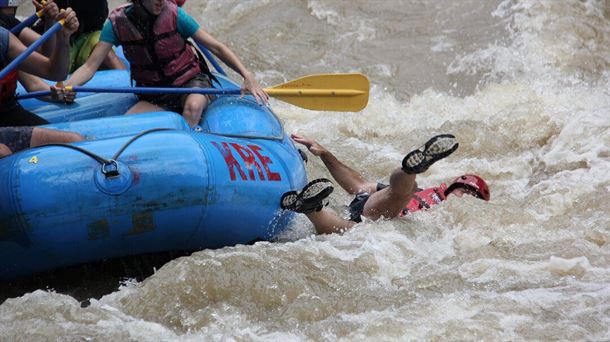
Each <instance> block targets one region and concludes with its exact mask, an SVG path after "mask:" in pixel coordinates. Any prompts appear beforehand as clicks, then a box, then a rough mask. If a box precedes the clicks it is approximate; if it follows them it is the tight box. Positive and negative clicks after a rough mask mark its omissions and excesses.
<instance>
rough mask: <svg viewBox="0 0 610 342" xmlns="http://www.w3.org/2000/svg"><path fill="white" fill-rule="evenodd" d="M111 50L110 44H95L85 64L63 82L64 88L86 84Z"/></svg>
mask: <svg viewBox="0 0 610 342" xmlns="http://www.w3.org/2000/svg"><path fill="white" fill-rule="evenodd" d="M111 50H112V44H110V43H106V42H102V41H100V42H99V43H97V45H96V46H95V48H94V49H93V51H92V52H91V55H89V58H88V59H87V62H85V64H83V65H81V66H80V68H78V69H76V71H74V73H72V76H71V77H70V78H69V79H68V80H67V81H66V82H64V84H65V85H66V86H68V85H72V86H78V85H82V84H84V83H87V81H89V80H90V79H91V77H93V75H94V74H95V72H96V71H97V69H99V67H100V65H101V64H102V62H103V61H104V59H105V58H106V56H107V55H108V53H109V52H110V51H111Z"/></svg>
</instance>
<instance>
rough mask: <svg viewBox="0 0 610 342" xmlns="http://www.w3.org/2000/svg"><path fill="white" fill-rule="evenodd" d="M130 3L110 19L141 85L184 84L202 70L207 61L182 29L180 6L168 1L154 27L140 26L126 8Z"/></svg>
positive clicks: (134, 76)
mask: <svg viewBox="0 0 610 342" xmlns="http://www.w3.org/2000/svg"><path fill="white" fill-rule="evenodd" d="M130 6H134V5H131V4H127V5H125V6H121V7H118V8H116V9H114V10H113V11H112V13H110V21H111V22H112V27H113V29H114V32H115V34H116V36H117V39H118V40H119V42H120V43H121V45H122V46H123V51H124V52H125V57H126V58H127V60H129V63H130V65H131V76H132V78H133V79H134V80H135V81H136V83H137V84H138V85H141V86H167V85H172V86H176V87H180V86H182V85H184V84H185V83H186V82H188V81H189V80H190V79H192V78H193V77H195V76H196V75H197V74H199V73H200V72H201V71H202V68H205V70H203V71H204V72H205V73H206V74H209V69H208V68H207V65H205V62H203V61H202V63H201V64H200V60H199V59H198V58H197V55H196V54H195V53H194V52H193V49H192V48H191V45H190V44H188V43H187V40H186V39H185V38H183V37H182V36H181V35H180V33H179V32H178V7H177V6H176V4H175V3H173V2H171V1H167V2H165V6H164V7H163V10H162V11H161V13H160V14H159V15H158V16H157V18H156V20H155V22H154V23H152V29H150V30H146V29H144V30H143V28H142V27H140V28H138V26H136V24H135V23H134V19H133V18H131V17H130V15H128V14H127V13H126V10H127V9H128V8H129V7H130Z"/></svg>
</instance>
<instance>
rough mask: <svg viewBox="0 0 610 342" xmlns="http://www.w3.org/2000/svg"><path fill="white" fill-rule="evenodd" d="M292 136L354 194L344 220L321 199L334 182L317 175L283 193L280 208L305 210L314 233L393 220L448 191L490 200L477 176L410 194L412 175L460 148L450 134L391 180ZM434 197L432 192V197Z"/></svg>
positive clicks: (412, 157)
mask: <svg viewBox="0 0 610 342" xmlns="http://www.w3.org/2000/svg"><path fill="white" fill-rule="evenodd" d="M292 139H293V140H294V141H296V142H297V143H300V144H303V145H304V146H306V147H307V149H308V150H309V151H310V152H311V153H312V154H313V155H315V156H318V157H320V158H321V159H322V162H324V165H326V167H327V168H328V170H329V171H330V173H331V175H332V176H333V178H334V179H335V180H336V181H337V182H338V183H339V185H340V186H341V187H342V188H343V189H345V190H346V191H347V192H348V193H350V194H354V195H356V198H355V199H354V201H352V203H351V204H350V218H349V219H343V218H341V217H339V216H337V215H336V214H335V213H333V212H332V211H330V210H328V209H325V208H324V206H325V200H326V198H327V197H328V196H329V195H330V194H331V193H332V192H333V190H334V188H333V186H332V182H331V181H330V180H328V179H325V178H320V179H316V180H313V181H311V182H309V184H307V185H306V186H305V187H304V188H303V189H302V190H301V191H300V192H299V191H289V192H286V193H285V194H283V195H282V198H281V200H280V207H281V208H282V209H284V210H291V211H295V212H297V213H303V214H305V215H306V216H307V218H308V219H309V220H310V221H311V222H312V223H313V225H314V228H315V229H316V232H317V233H318V234H330V233H340V232H343V231H345V230H347V229H350V228H351V227H353V226H354V225H355V224H356V223H358V222H360V221H361V216H364V217H366V218H368V219H371V220H377V219H379V218H381V217H384V218H386V219H391V218H394V217H397V216H399V215H400V216H403V215H405V214H406V213H408V212H410V211H416V210H419V209H421V208H426V207H429V206H430V205H432V204H435V203H436V202H440V201H442V200H444V199H445V198H446V197H447V196H448V195H449V194H454V195H456V196H457V197H462V195H463V194H465V193H467V194H470V195H473V196H476V197H478V198H481V199H483V200H486V201H488V200H489V198H490V193H489V188H488V187H487V184H486V183H485V181H484V180H483V179H482V178H480V177H478V176H475V175H464V176H460V177H458V178H457V179H456V180H455V181H454V182H453V183H452V184H451V185H450V186H449V187H446V186H445V185H444V184H443V185H441V186H440V187H438V188H431V189H427V190H424V191H422V192H420V193H417V194H420V195H421V197H419V196H414V192H416V191H417V190H418V189H417V183H416V182H415V177H416V175H418V174H420V173H423V172H425V171H426V170H427V169H428V168H429V167H430V166H431V165H432V164H434V163H435V162H437V161H439V160H441V159H443V158H445V157H447V156H449V155H450V154H452V153H453V152H454V151H455V150H456V149H457V148H458V146H459V144H458V142H457V139H456V138H455V136H453V135H451V134H441V135H437V136H435V137H433V138H431V139H430V140H428V141H427V142H426V143H425V144H424V146H422V147H421V148H418V149H416V150H413V151H411V152H409V153H408V154H407V155H406V156H405V157H404V159H403V160H402V165H401V167H400V168H396V169H395V170H394V171H393V172H392V174H391V175H390V184H389V185H384V184H378V183H374V182H369V181H367V180H365V179H364V177H363V176H362V175H361V174H360V173H358V172H356V171H355V170H353V169H351V168H350V167H348V166H346V165H345V164H343V163H342V162H341V161H339V160H338V159H337V158H336V157H335V156H334V155H333V154H332V153H330V152H329V151H328V150H327V149H325V148H324V147H323V146H322V145H320V144H318V143H317V142H316V141H314V140H313V139H309V138H306V137H302V136H299V135H295V134H293V135H292ZM435 195H436V196H435Z"/></svg>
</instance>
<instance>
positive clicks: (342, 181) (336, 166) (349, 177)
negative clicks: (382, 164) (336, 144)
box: [291, 134, 377, 195]
mask: <svg viewBox="0 0 610 342" xmlns="http://www.w3.org/2000/svg"><path fill="white" fill-rule="evenodd" d="M291 137H292V139H293V140H294V141H296V142H297V143H299V144H302V145H304V146H305V147H307V149H308V150H309V152H311V153H312V154H313V155H314V156H318V157H320V159H322V162H323V163H324V165H326V168H327V169H328V171H329V172H330V174H331V175H332V176H333V178H334V179H335V181H337V183H339V185H340V186H341V187H342V188H343V189H344V190H345V191H347V192H348V193H350V194H352V195H355V194H357V193H359V192H363V191H366V192H368V193H373V192H375V191H376V190H377V183H372V182H369V181H367V180H366V179H365V178H364V177H363V176H362V174H360V173H359V172H357V171H356V170H354V169H352V168H350V167H349V166H347V165H345V164H343V163H342V162H341V161H340V160H339V159H337V157H335V156H334V155H333V154H332V153H331V152H330V151H328V150H327V149H326V148H324V147H323V146H322V145H320V144H319V143H317V142H316V141H315V140H313V139H311V138H307V137H304V136H300V135H297V134H292V135H291Z"/></svg>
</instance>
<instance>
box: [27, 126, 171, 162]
mask: <svg viewBox="0 0 610 342" xmlns="http://www.w3.org/2000/svg"><path fill="white" fill-rule="evenodd" d="M173 130H175V129H173V128H153V129H149V130H146V131H143V132H141V133H140V134H138V135H136V136H134V137H133V138H131V139H129V141H128V142H127V143H125V145H123V147H121V149H120V150H119V151H118V152H117V153H116V154H115V155H114V156H113V157H112V158H111V159H105V158H104V157H100V156H99V155H97V154H95V153H93V152H91V151H88V150H86V149H84V148H82V147H78V146H74V145H69V144H62V143H56V144H46V145H41V146H38V147H46V146H59V147H66V148H69V149H72V150H75V151H78V152H81V153H83V154H85V155H87V156H89V157H91V158H93V159H94V160H95V161H97V162H98V163H100V164H101V165H102V166H104V165H110V164H112V163H116V162H115V160H116V159H117V158H118V157H119V156H120V155H121V153H123V152H124V151H125V149H126V148H127V146H129V145H131V144H132V143H133V142H134V141H136V140H138V139H139V138H141V137H142V136H144V135H146V134H149V133H153V132H161V131H173Z"/></svg>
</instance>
